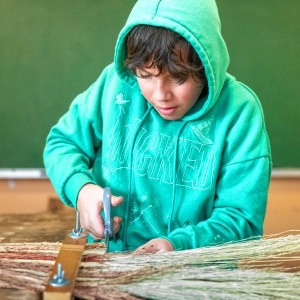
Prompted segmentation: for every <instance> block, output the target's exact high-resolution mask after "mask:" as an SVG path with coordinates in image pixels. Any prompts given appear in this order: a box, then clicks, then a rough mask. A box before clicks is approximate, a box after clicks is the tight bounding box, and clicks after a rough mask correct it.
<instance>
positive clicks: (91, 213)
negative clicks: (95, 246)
mask: <svg viewBox="0 0 300 300" xmlns="http://www.w3.org/2000/svg"><path fill="white" fill-rule="evenodd" d="M122 201H123V197H117V196H113V195H112V196H111V205H112V206H118V205H119V204H121V203H122ZM77 210H78V211H79V213H80V224H81V227H82V228H84V229H85V230H86V231H88V232H89V233H90V235H91V236H92V237H93V238H94V239H95V240H99V239H104V220H103V218H102V216H101V215H100V212H101V211H102V210H103V188H102V187H100V186H98V185H95V184H91V183H88V184H86V185H85V186H83V188H82V189H81V190H80V192H79V194H78V199H77ZM121 221H122V218H120V217H117V216H115V217H114V218H113V229H114V233H117V232H118V231H119V229H120V223H121Z"/></svg>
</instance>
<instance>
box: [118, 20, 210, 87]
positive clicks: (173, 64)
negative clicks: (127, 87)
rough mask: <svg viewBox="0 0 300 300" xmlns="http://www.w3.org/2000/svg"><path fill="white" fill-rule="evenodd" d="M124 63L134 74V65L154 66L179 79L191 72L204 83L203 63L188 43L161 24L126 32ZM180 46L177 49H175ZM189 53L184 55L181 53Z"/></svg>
mask: <svg viewBox="0 0 300 300" xmlns="http://www.w3.org/2000/svg"><path fill="white" fill-rule="evenodd" d="M126 42H127V58H126V60H125V62H124V64H125V67H127V68H128V69H129V70H131V71H132V72H133V73H134V74H135V73H136V69H137V68H143V67H145V66H146V67H153V66H155V67H157V68H158V70H159V74H160V73H162V72H165V71H168V72H169V73H170V74H171V76H172V77H173V78H175V79H176V80H178V82H179V83H183V82H185V81H186V80H187V79H188V77H189V76H190V75H192V77H193V78H194V80H197V81H199V82H202V83H203V84H204V86H206V83H207V80H206V76H205V72H204V67H203V64H202V62H201V60H200V58H199V56H198V54H197V53H196V51H195V50H194V48H193V47H192V46H191V45H190V43H189V42H188V41H187V40H186V39H184V38H183V37H182V36H181V35H179V34H178V33H176V32H174V31H172V30H170V29H168V28H164V27H155V26H150V25H138V26H136V27H134V28H133V29H132V30H131V31H130V33H129V34H128V36H127V40H126ZM178 50H179V51H178ZM186 51H187V53H188V55H187V59H183V53H186Z"/></svg>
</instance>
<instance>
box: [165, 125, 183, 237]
mask: <svg viewBox="0 0 300 300" xmlns="http://www.w3.org/2000/svg"><path fill="white" fill-rule="evenodd" d="M186 125H187V123H185V122H184V123H183V124H182V125H181V127H180V129H179V131H178V134H177V136H178V138H177V143H176V147H175V155H174V162H173V166H174V168H173V186H172V207H171V212H170V216H169V223H168V235H169V234H170V232H171V229H172V228H171V223H172V222H171V221H172V219H173V214H174V207H175V190H176V172H177V168H176V166H177V156H178V151H179V150H178V149H179V137H180V134H181V132H182V131H183V129H184V127H185V126H186Z"/></svg>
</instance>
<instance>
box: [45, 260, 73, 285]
mask: <svg viewBox="0 0 300 300" xmlns="http://www.w3.org/2000/svg"><path fill="white" fill-rule="evenodd" d="M69 283H70V280H69V279H67V278H65V271H63V269H62V264H61V263H59V264H57V274H55V275H54V276H53V278H52V279H51V280H50V281H49V284H50V285H52V286H56V287H60V286H65V285H68V284H69Z"/></svg>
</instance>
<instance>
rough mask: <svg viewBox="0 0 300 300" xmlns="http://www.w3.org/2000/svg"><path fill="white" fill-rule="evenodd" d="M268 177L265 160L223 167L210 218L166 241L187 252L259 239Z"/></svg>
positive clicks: (179, 229) (171, 234) (172, 235)
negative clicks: (187, 250)
mask: <svg viewBox="0 0 300 300" xmlns="http://www.w3.org/2000/svg"><path fill="white" fill-rule="evenodd" d="M241 170H243V171H244V172H242V171H241ZM269 174H270V160H269V158H268V157H262V158H258V159H256V160H252V161H248V162H244V163H241V164H234V165H228V166H225V167H224V168H223V169H222V170H221V174H220V179H219V182H218V187H217V190H216V199H215V201H214V207H213V211H212V214H211V216H210V218H209V219H207V220H205V221H201V222H199V223H198V224H195V225H189V226H187V227H184V228H178V229H176V230H174V231H172V232H171V233H170V235H169V236H168V237H167V239H168V240H169V241H170V242H171V243H172V245H173V247H174V249H175V250H186V249H193V248H198V247H204V246H212V245H216V244H221V243H226V242H233V241H237V240H243V239H247V238H250V237H251V238H257V237H260V236H261V235H262V234H263V232H262V227H263V221H264V217H265V212H266V202H267V190H268V185H269ZM252 175H253V176H252ZM234 178H235V179H234Z"/></svg>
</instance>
